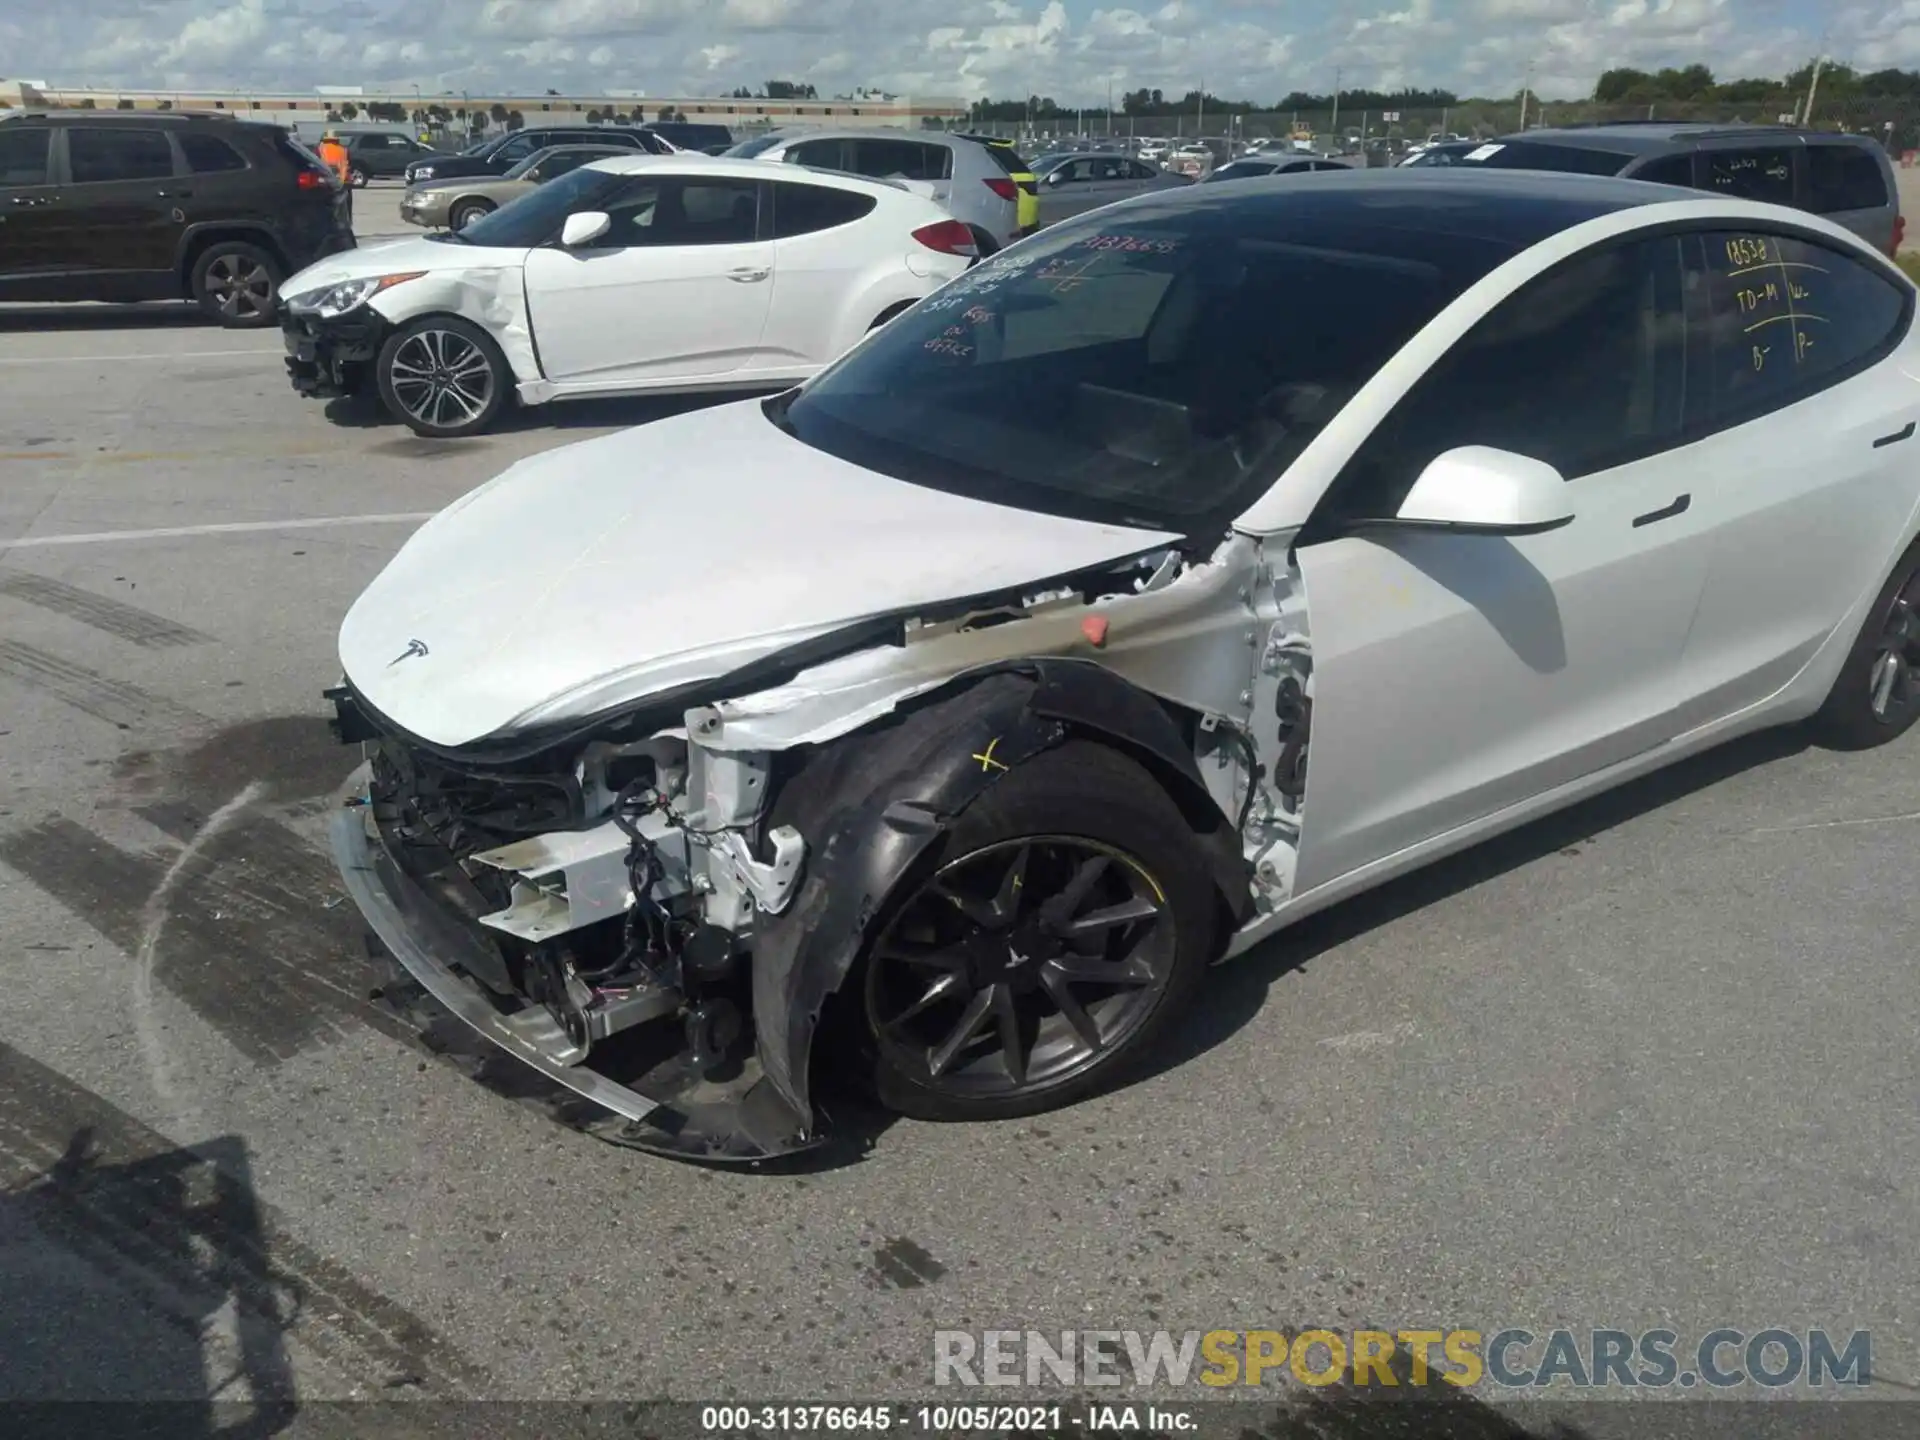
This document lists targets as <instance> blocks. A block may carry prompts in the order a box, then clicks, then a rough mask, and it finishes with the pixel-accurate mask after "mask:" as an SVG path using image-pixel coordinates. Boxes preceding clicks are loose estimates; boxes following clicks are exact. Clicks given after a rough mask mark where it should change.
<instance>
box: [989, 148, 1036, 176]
mask: <svg viewBox="0 0 1920 1440" xmlns="http://www.w3.org/2000/svg"><path fill="white" fill-rule="evenodd" d="M980 148H981V149H982V150H984V151H986V152H987V154H989V155H991V156H992V157H993V163H994V164H996V165H998V166H999V167H1000V168H1001V169H1002V170H1004V171H1006V172H1007V174H1009V175H1028V174H1031V173H1032V171H1031V170H1030V169H1029V168H1028V166H1027V162H1026V161H1025V160H1023V159H1021V158H1020V152H1019V151H1017V150H1015V149H1014V148H1013V147H1012V146H1011V145H982V146H981V147H980Z"/></svg>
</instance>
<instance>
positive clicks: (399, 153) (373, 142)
mask: <svg viewBox="0 0 1920 1440" xmlns="http://www.w3.org/2000/svg"><path fill="white" fill-rule="evenodd" d="M334 133H335V134H337V135H339V136H340V143H341V144H342V145H344V146H346V147H347V166H348V174H349V175H350V176H351V177H352V180H353V183H354V184H355V185H365V184H366V183H367V182H368V181H369V180H398V179H400V178H401V177H402V176H403V175H405V174H406V173H407V167H408V166H409V165H412V164H415V163H416V162H418V161H421V160H430V159H435V158H437V157H438V155H439V153H440V152H439V151H437V150H435V149H434V148H433V147H432V146H431V145H422V144H421V143H420V142H419V141H418V140H415V139H414V138H413V137H412V136H410V135H398V134H395V133H394V132H393V131H391V130H362V131H358V132H356V133H354V134H347V133H344V132H342V131H335V132H334Z"/></svg>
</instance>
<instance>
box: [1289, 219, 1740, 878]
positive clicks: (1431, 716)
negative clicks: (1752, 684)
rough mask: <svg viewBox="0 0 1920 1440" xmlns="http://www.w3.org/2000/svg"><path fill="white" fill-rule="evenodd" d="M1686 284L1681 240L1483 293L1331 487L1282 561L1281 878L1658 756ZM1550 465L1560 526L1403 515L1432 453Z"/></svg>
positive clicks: (1682, 415) (1676, 580) (1689, 365)
mask: <svg viewBox="0 0 1920 1440" xmlns="http://www.w3.org/2000/svg"><path fill="white" fill-rule="evenodd" d="M1688 284H1689V282H1688V280H1687V278H1686V271H1685V269H1684V268H1683V264H1682V249H1681V242H1680V241H1679V240H1678V239H1677V238H1676V237H1673V236H1667V237H1664V238H1660V239H1647V240H1635V239H1629V240H1628V241H1626V242H1616V243H1612V244H1608V245H1604V246H1601V247H1596V248H1595V249H1591V250H1587V251H1583V252H1581V253H1580V254H1579V255H1576V256H1574V257H1572V258H1571V259H1569V260H1567V261H1564V262H1562V263H1561V264H1560V265H1558V266H1556V267H1555V268H1553V269H1551V270H1549V271H1547V272H1546V273H1545V274H1544V275H1542V276H1540V277H1538V278H1536V279H1535V280H1534V281H1532V282H1529V283H1528V284H1527V285H1525V286H1524V287H1522V288H1521V289H1520V290H1519V291H1518V292H1516V293H1515V294H1514V295H1512V296H1510V297H1508V298H1507V299H1506V300H1505V301H1503V302H1502V303H1500V304H1499V305H1497V306H1496V307H1495V308H1494V309H1493V310H1491V311H1490V312H1489V313H1488V314H1487V315H1486V316H1485V317H1484V318H1483V319H1482V320H1481V321H1480V322H1479V324H1478V325H1476V326H1475V327H1474V328H1473V329H1472V330H1470V331H1469V332H1468V333H1467V334H1466V335H1465V336H1463V337H1462V338H1461V340H1460V341H1459V342H1458V343H1457V344H1456V345H1455V346H1454V347H1453V348H1452V349H1451V350H1450V351H1449V352H1448V353H1447V354H1446V355H1444V356H1443V357H1442V358H1441V359H1440V360H1439V361H1438V362H1437V363H1436V364H1435V365H1434V366H1433V367H1432V368H1431V369H1430V370H1429V371H1428V372H1427V373H1426V374H1425V375H1424V376H1423V377H1422V378H1421V379H1420V380H1419V381H1417V382H1415V384H1414V385H1413V387H1412V388H1411V389H1410V390H1409V391H1408V392H1407V394H1406V395H1405V396H1404V397H1402V399H1401V400H1400V402H1399V404H1398V405H1397V406H1396V407H1395V408H1394V410H1393V411H1391V412H1390V413H1389V414H1388V415H1387V417H1386V418H1385V419H1384V420H1383V421H1382V422H1381V423H1380V425H1379V426H1378V427H1377V428H1376V429H1375V431H1374V432H1373V434H1372V435H1371V436H1370V437H1369V438H1368V439H1367V440H1366V441H1365V442H1364V443H1363V444H1362V445H1361V447H1360V448H1359V450H1358V451H1357V452H1356V453H1355V454H1354V456H1353V457H1352V459H1351V460H1350V461H1349V462H1348V464H1347V466H1346V467H1345V469H1344V470H1343V472H1342V473H1341V474H1340V475H1339V476H1338V477H1337V478H1336V480H1335V481H1334V482H1333V484H1332V485H1331V486H1330V487H1329V489H1328V492H1327V494H1326V495H1325V496H1324V497H1323V498H1322V500H1321V502H1320V505H1319V507H1318V508H1317V509H1316V511H1315V513H1314V514H1313V516H1312V517H1311V518H1310V519H1309V521H1308V523H1307V525H1306V527H1305V528H1304V529H1303V530H1302V531H1301V532H1300V535H1299V538H1298V541H1297V542H1296V543H1297V550H1296V555H1295V563H1296V564H1297V565H1298V568H1299V571H1300V574H1301V577H1302V580H1303V582H1304V585H1305V590H1306V599H1307V605H1308V610H1309V615H1310V621H1311V627H1312V644H1313V679H1312V696H1313V714H1312V738H1311V741H1310V745H1311V758H1310V760H1309V762H1308V766H1307V793H1306V800H1305V828H1304V831H1303V834H1302V837H1301V849H1300V854H1299V862H1298V868H1297V871H1296V876H1295V886H1294V894H1295V895H1296V896H1299V895H1303V894H1305V893H1307V892H1308V891H1311V890H1313V889H1314V888H1315V887H1317V886H1319V885H1322V884H1325V883H1327V882H1328V881H1331V880H1335V879H1338V878H1339V877H1341V876H1343V875H1346V874H1348V873H1350V872H1352V871H1355V870H1358V869H1361V868H1363V867H1365V866H1367V865H1368V864H1370V863H1373V862H1375V861H1380V860H1384V859H1386V858H1388V857H1390V856H1392V855H1394V854H1396V853H1398V852H1400V851H1402V850H1405V849H1407V848H1408V847H1410V846H1415V845H1419V844H1421V843H1422V842H1424V841H1428V840H1431V839H1434V838H1436V837H1438V836H1441V835H1444V834H1446V833H1447V832H1449V831H1452V830H1455V829H1457V828H1458V827H1460V826H1463V825H1468V824H1471V823H1472V822H1474V821H1476V820H1480V819H1482V818H1484V817H1486V816H1489V815H1492V814H1495V813H1497V812H1499V811H1501V810H1503V809H1505V808H1507V807H1509V806H1511V805H1515V804H1518V803H1520V802H1522V801H1525V800H1528V799H1529V798H1531V797H1533V796H1536V795H1539V794H1541V793H1543V792H1546V791H1550V790H1552V789H1554V788H1555V787H1557V786H1561V785H1564V784H1567V783H1569V782H1572V781H1575V780H1578V779H1580V778H1581V777H1582V776H1585V775H1589V774H1591V773H1593V772H1595V771H1597V770H1600V769H1602V768H1604V767H1606V766H1608V765H1612V764H1614V763H1616V762H1619V761H1623V760H1626V759H1629V758H1631V757H1633V756H1635V755H1637V754H1640V753H1643V752H1645V751H1648V750H1651V749H1653V748H1655V747H1657V746H1659V745H1661V744H1662V743H1664V742H1665V741H1667V740H1669V739H1671V738H1672V737H1673V735H1674V734H1676V733H1678V713H1679V708H1680V696H1679V674H1678V671H1679V662H1680V657H1681V654H1682V651H1683V647H1684V645H1685V641H1686V635H1687V629H1688V626H1689V624H1690V622H1691V621H1692V619H1693V615H1694V612H1695V610H1696V608H1697V607H1698V605H1699V603H1700V599H1701V595H1702V592H1703V590H1704V588H1705V584H1706V576H1707V570H1708V541H1709V535H1710V531H1709V530H1708V528H1707V525H1706V522H1704V521H1703V520H1702V518H1701V514H1700V507H1695V506H1693V505H1692V504H1691V496H1690V491H1691V489H1692V488H1693V486H1694V485H1695V484H1696V478H1695V476H1694V474H1693V468H1694V467H1693V463H1692V461H1690V459H1689V457H1688V451H1687V449H1686V448H1685V447H1684V443H1683V442H1684V438H1685V434H1686V426H1687V423H1688V415H1687V413H1686V405H1687V403H1688V401H1687V400H1686V398H1685V397H1688V396H1692V395H1695V394H1697V393H1698V392H1699V390H1700V388H1701V387H1699V386H1697V385H1692V384H1689V383H1687V382H1688V379H1689V371H1690V370H1692V369H1693V368H1694V367H1695V365H1696V363H1697V362H1696V360H1695V354H1694V352H1695V349H1696V348H1697V347H1690V346H1689V343H1688V325H1689V315H1690V313H1692V307H1691V306H1690V304H1689V300H1688V294H1687V291H1688ZM1468 445H1486V446H1492V447H1495V448H1498V449H1502V450H1508V451H1513V452H1517V453H1519V454H1522V455H1528V456H1531V457H1533V458H1535V459H1537V460H1542V461H1545V462H1546V463H1548V464H1550V465H1552V466H1554V467H1555V468H1556V469H1558V471H1559V472H1560V474H1561V475H1562V477H1564V483H1565V485H1566V507H1565V509H1566V511H1568V512H1571V514H1572V517H1573V518H1572V520H1571V522H1570V523H1567V524H1564V525H1561V526H1559V527H1558V528H1554V529H1550V530H1545V531H1541V532H1539V533H1533V534H1513V535H1500V534H1490V533H1484V532H1466V531H1459V530H1451V529H1447V528H1422V527H1417V526H1412V525H1404V524H1395V523H1394V521H1393V517H1394V516H1395V515H1396V513H1397V511H1398V510H1399V507H1400V504H1401V502H1402V501H1403V500H1404V499H1405V497H1406V495H1407V492H1408V491H1409V490H1410V489H1411V487H1412V485H1413V482H1414V480H1415V479H1416V478H1417V477H1418V476H1419V474H1420V472H1421V471H1422V470H1423V469H1424V468H1425V467H1426V465H1427V464H1428V462H1430V461H1431V460H1433V459H1434V458H1435V457H1436V456H1438V455H1440V454H1442V453H1444V452H1445V451H1448V450H1451V449H1454V448H1456V447H1460V446H1468Z"/></svg>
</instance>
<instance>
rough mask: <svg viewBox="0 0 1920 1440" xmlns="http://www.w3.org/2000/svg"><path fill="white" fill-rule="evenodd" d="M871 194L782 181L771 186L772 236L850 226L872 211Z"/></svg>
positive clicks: (787, 236) (873, 200) (782, 238)
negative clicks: (858, 193)
mask: <svg viewBox="0 0 1920 1440" xmlns="http://www.w3.org/2000/svg"><path fill="white" fill-rule="evenodd" d="M877 203H879V202H877V201H876V200H875V199H874V198H873V197H872V196H871V195H855V194H854V193H853V192H852V191H850V190H829V189H828V188H827V187H826V186H824V185H797V184H792V183H789V182H787V181H784V180H783V181H781V182H780V183H778V184H776V185H775V186H774V187H773V238H774V239H776V240H785V239H787V238H789V237H790V236H794V235H811V234H812V233H813V232H814V231H816V230H831V229H832V228H833V227H834V226H836V225H851V224H852V223H853V222H854V221H855V220H858V219H861V218H862V217H863V216H866V215H869V214H871V213H872V212H873V207H874V206H875V205H876V204H877Z"/></svg>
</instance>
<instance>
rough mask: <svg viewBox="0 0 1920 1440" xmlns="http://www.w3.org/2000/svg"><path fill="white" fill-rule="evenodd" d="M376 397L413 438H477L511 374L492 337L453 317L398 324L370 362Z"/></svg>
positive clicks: (497, 409)
mask: <svg viewBox="0 0 1920 1440" xmlns="http://www.w3.org/2000/svg"><path fill="white" fill-rule="evenodd" d="M374 366H375V370H376V372H377V377H378V380H379V384H380V398H381V400H382V401H384V402H385V403H386V407H387V409H388V410H390V411H392V412H393V414H394V415H395V416H396V417H397V418H398V419H400V420H401V421H402V422H404V423H405V424H406V426H407V427H408V428H409V429H410V430H412V431H413V433H414V434H416V435H425V436H428V437H430V438H432V439H436V440H452V439H458V438H460V437H462V436H466V435H477V434H479V433H480V432H481V431H482V430H484V429H486V428H487V426H489V425H491V424H492V423H493V421H494V417H495V416H497V415H498V414H499V413H500V410H501V407H502V406H504V405H505V404H506V403H507V387H508V385H509V384H510V383H511V378H512V377H511V373H510V372H509V370H508V369H507V360H506V357H505V356H504V355H502V354H501V353H500V347H499V346H498V345H496V344H494V342H493V337H492V336H491V335H489V334H487V332H486V331H484V330H482V329H481V328H480V327H479V326H478V325H474V324H472V323H470V322H468V321H466V320H462V319H459V318H458V317H457V316H453V315H428V316H424V317H423V318H421V319H419V320H415V321H414V322H413V323H411V324H409V325H405V326H402V327H401V328H400V329H399V330H396V331H395V332H394V333H393V334H392V335H391V336H389V337H388V339H387V343H386V344H384V345H382V346H381V347H380V357H379V359H378V360H376V361H375V362H374Z"/></svg>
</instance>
